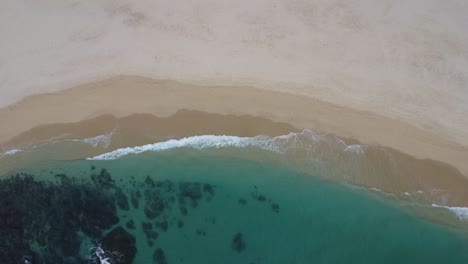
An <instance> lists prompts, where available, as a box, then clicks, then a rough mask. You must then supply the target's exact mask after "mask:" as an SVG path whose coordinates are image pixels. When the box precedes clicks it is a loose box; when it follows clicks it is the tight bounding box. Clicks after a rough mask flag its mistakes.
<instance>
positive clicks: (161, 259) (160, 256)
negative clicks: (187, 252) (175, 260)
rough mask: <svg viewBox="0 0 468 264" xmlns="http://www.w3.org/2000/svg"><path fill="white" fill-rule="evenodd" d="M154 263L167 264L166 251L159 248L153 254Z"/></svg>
mask: <svg viewBox="0 0 468 264" xmlns="http://www.w3.org/2000/svg"><path fill="white" fill-rule="evenodd" d="M153 263H154V264H167V259H166V255H165V254H164V250H162V249H161V248H157V249H156V250H155V251H154V253H153Z"/></svg>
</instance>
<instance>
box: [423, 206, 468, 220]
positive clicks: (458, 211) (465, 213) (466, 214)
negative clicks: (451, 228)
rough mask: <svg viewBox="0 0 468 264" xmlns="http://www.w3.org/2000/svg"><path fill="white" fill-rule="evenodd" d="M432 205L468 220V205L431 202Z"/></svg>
mask: <svg viewBox="0 0 468 264" xmlns="http://www.w3.org/2000/svg"><path fill="white" fill-rule="evenodd" d="M432 206H433V207H437V208H445V209H448V210H450V211H451V212H453V213H454V214H455V215H456V216H457V217H458V218H459V219H460V220H462V221H468V207H450V206H444V205H437V204H432Z"/></svg>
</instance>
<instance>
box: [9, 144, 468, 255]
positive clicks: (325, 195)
mask: <svg viewBox="0 0 468 264" xmlns="http://www.w3.org/2000/svg"><path fill="white" fill-rule="evenodd" d="M102 168H105V169H107V171H108V172H109V173H110V175H111V177H112V179H113V181H114V184H115V186H117V187H111V188H114V189H115V188H121V190H122V191H123V193H124V194H125V197H126V199H127V200H128V204H129V208H130V209H129V210H123V209H121V208H120V209H118V217H119V223H117V224H115V225H113V226H112V227H111V228H108V229H106V230H103V234H102V235H105V234H106V232H109V230H111V229H114V228H115V227H117V226H122V227H123V228H124V229H125V230H126V231H127V232H128V233H130V234H131V235H133V236H135V237H136V240H135V243H136V244H135V245H136V249H137V253H136V256H135V259H134V261H133V263H141V264H145V263H191V264H198V263H225V264H229V263H236V264H238V263H245V264H250V263H252V264H261V263H264V264H274V263H468V239H467V237H466V235H465V234H462V233H461V232H457V231H455V230H452V229H449V228H447V227H443V226H439V225H435V224H432V223H429V222H427V221H425V220H422V219H420V218H417V217H416V216H413V215H411V214H410V213H408V212H406V211H404V210H402V209H401V208H399V207H398V206H396V205H393V204H391V203H390V202H386V201H384V200H383V199H381V198H378V197H375V196H374V195H371V194H369V193H366V192H364V191H359V190H356V189H352V188H349V187H346V186H342V185H339V184H336V183H331V182H327V181H325V180H322V179H320V177H318V176H313V175H305V174H303V173H299V172H297V171H295V170H293V169H292V168H287V167H284V166H277V165H275V164H269V163H265V162H263V163H260V162H253V161H247V160H239V159H230V158H222V157H213V156H205V155H201V154H200V153H199V152H197V151H195V150H192V151H171V152H163V153H145V154H141V155H137V156H128V157H124V158H121V159H118V160H113V161H88V160H85V161H73V162H49V163H46V164H42V165H40V166H35V167H34V168H27V169H24V170H22V172H27V173H29V174H32V175H34V179H35V180H36V181H43V180H44V181H49V180H52V181H53V182H54V185H57V186H59V187H60V185H61V184H63V183H60V180H59V178H57V177H56V176H55V175H56V174H65V175H67V177H70V178H74V179H76V181H75V182H74V183H73V184H85V185H86V184H89V185H93V184H96V183H92V182H91V180H90V175H91V174H98V173H99V172H100V171H101V169H102ZM148 176H149V178H150V179H151V180H148ZM145 180H146V183H145ZM167 180H168V181H167ZM169 183H170V184H169ZM184 183H185V184H189V185H190V186H191V187H193V188H191V190H194V189H197V188H199V192H198V191H197V190H194V192H195V193H196V195H194V196H196V197H195V198H194V199H191V198H190V197H185V198H184V197H183V196H181V194H180V190H181V188H182V187H181V184H184ZM169 185H170V188H169V187H168V186H169ZM207 186H208V187H207ZM205 187H206V188H205ZM93 188H94V187H93ZM111 188H110V189H109V190H102V192H103V193H105V192H113V191H112V190H111ZM91 190H99V188H97V189H96V188H94V189H91ZM138 191H139V192H140V194H141V197H140V198H136V195H135V193H137V192H138ZM151 193H153V195H151ZM155 193H157V195H158V196H159V197H160V198H161V197H163V200H164V201H165V202H166V206H165V209H162V210H161V211H160V213H159V214H158V216H156V217H154V218H152V219H150V218H151V217H150V218H149V217H148V215H147V214H145V206H148V204H150V203H151V199H154V194H155ZM132 194H133V198H134V200H135V198H136V199H137V200H138V201H139V202H138V208H135V206H134V205H135V204H134V203H132ZM198 195H200V196H198ZM151 197H153V198H151ZM182 200H183V201H182ZM181 207H183V208H185V209H186V214H184V212H183V211H184V210H183V208H181ZM117 208H119V207H118V206H117ZM99 216H100V217H105V215H99ZM164 219H165V220H166V221H167V224H168V226H167V230H166V231H164V228H161V227H160V226H161V223H162V222H164ZM130 220H132V221H133V223H134V227H135V228H134V229H132V228H129V227H128V223H129V221H130ZM143 222H145V223H146V224H147V225H148V223H151V225H152V229H151V230H150V231H154V232H156V233H157V234H158V235H157V238H149V237H148V236H147V235H146V233H145V232H144V230H143V227H142V223H143ZM181 223H182V224H181ZM52 228H53V227H52ZM61 228H66V226H62V227H61ZM147 232H148V230H147ZM78 233H80V234H81V231H79V232H78ZM82 238H83V241H82V242H80V243H81V245H80V258H79V259H80V261H81V262H79V261H78V260H76V259H78V258H76V259H75V260H76V262H74V263H90V262H89V261H88V262H86V260H85V259H86V254H85V253H86V252H87V249H86V248H87V247H89V246H90V244H92V243H91V242H89V239H87V238H86V236H84V235H83V236H82ZM87 240H88V242H86V241H87ZM95 242H96V241H95ZM34 243H35V242H34ZM48 246H49V247H50V245H49V244H47V243H46V245H45V246H44V247H43V249H42V250H45V251H47V250H48V251H49V252H50V249H45V248H47V247H48ZM157 249H159V250H157ZM36 251H40V250H39V249H37V250H36ZM155 252H156V253H155ZM36 253H37V254H39V255H40V252H39V253H38V252H36ZM158 256H159V257H158ZM69 259H71V258H69ZM7 263H10V262H7ZM11 263H13V262H11ZM15 263H18V262H15ZM46 263H53V262H52V261H51V262H46ZM70 263H72V262H70ZM96 263H98V262H96ZM111 263H112V262H111ZM115 263H117V262H115Z"/></svg>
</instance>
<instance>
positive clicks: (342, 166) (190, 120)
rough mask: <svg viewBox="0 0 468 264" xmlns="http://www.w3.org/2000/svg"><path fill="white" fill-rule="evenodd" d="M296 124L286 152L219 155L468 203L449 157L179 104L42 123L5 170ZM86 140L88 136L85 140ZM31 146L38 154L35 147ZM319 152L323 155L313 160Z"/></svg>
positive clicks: (420, 197) (466, 183) (1, 162)
mask: <svg viewBox="0 0 468 264" xmlns="http://www.w3.org/2000/svg"><path fill="white" fill-rule="evenodd" d="M291 132H294V133H296V134H297V136H296V137H295V138H294V141H295V143H298V144H297V145H298V146H301V147H297V148H293V149H292V150H288V151H287V152H286V153H285V155H280V156H278V155H274V154H271V155H270V154H268V153H265V152H249V151H240V152H238V151H235V150H226V151H224V150H220V151H221V152H219V151H218V150H213V155H219V154H221V155H228V156H232V157H236V158H242V159H253V160H263V161H269V162H275V163H278V164H281V163H283V164H285V165H287V166H292V167H295V168H296V169H298V170H303V171H305V172H306V173H309V174H313V175H320V176H322V177H324V178H326V179H329V180H333V181H338V182H344V183H351V184H353V185H357V186H363V187H366V188H377V189H379V190H382V191H384V192H387V193H392V194H395V195H397V196H399V197H400V198H401V199H409V200H412V201H418V202H421V203H424V204H432V203H436V204H442V205H447V206H468V193H467V192H466V190H467V189H468V179H467V178H466V177H464V176H463V175H462V174H461V173H460V172H459V170H457V169H456V168H455V167H452V166H450V165H447V164H445V163H442V162H439V161H433V160H429V159H418V158H415V157H412V156H410V155H407V154H404V153H402V152H400V151H397V150H395V149H392V148H388V147H381V146H377V145H361V149H362V150H363V151H362V152H360V151H343V143H344V144H345V145H351V144H355V145H356V144H359V142H358V141H356V140H354V139H346V138H337V137H336V136H334V135H332V134H316V135H317V136H318V137H319V138H320V140H318V141H316V140H311V138H310V136H308V135H307V133H306V132H302V133H301V130H300V129H298V128H296V127H294V126H292V125H290V124H288V123H284V122H274V121H271V120H268V119H266V118H262V117H254V116H250V115H243V116H238V115H222V114H212V113H207V112H200V111H194V110H179V111H177V112H176V113H175V114H173V115H171V116H168V117H157V116H155V115H152V114H133V115H130V116H125V117H120V118H117V117H114V116H112V115H102V116H99V117H96V118H92V119H88V120H83V121H81V122H76V123H62V124H50V125H41V126H38V127H35V128H33V129H31V130H28V131H26V132H23V133H21V134H19V135H17V136H16V137H14V138H12V139H11V140H10V141H8V142H6V143H4V144H2V145H1V147H2V148H3V149H4V150H8V149H22V150H26V152H25V153H24V155H23V156H22V154H23V153H21V154H20V155H5V156H4V157H2V158H1V159H0V167H1V170H0V173H1V174H5V173H8V172H9V171H12V170H14V169H18V168H21V167H25V166H31V165H34V164H38V163H41V162H44V161H48V160H76V159H84V158H88V157H93V156H96V155H100V154H102V153H106V152H110V151H112V150H115V149H119V148H123V147H128V146H141V145H145V144H151V143H155V142H163V141H167V140H170V139H180V138H183V137H190V136H196V135H235V136H241V137H254V136H257V135H266V136H270V137H276V136H281V135H287V134H289V133H291ZM311 133H312V132H311ZM103 136H104V137H109V139H110V140H109V141H108V142H107V141H106V140H105V139H104V138H99V137H103ZM96 137H97V138H96ZM90 139H95V141H92V140H90ZM86 140H87V142H88V144H84V143H83V142H84V141H86ZM341 140H343V141H341ZM280 141H281V140H278V142H280ZM288 142H289V141H287V140H284V142H283V143H281V142H280V143H278V144H288V145H285V146H291V145H290V144H291V142H289V143H288ZM67 144H68V145H67ZM356 146H357V145H356ZM33 148H34V149H33ZM285 149H287V148H285ZM28 150H33V151H30V152H31V153H34V151H35V152H36V154H29V153H28ZM313 159H319V160H321V161H322V162H320V163H314V162H311V161H312V160H313Z"/></svg>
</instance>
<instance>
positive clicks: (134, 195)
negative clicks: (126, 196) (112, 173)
mask: <svg viewBox="0 0 468 264" xmlns="http://www.w3.org/2000/svg"><path fill="white" fill-rule="evenodd" d="M138 193H140V192H139V191H137V192H131V194H130V202H131V203H132V206H133V208H135V209H138V207H139V205H140V203H139V200H138V199H139V198H140V197H141V193H140V195H138Z"/></svg>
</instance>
